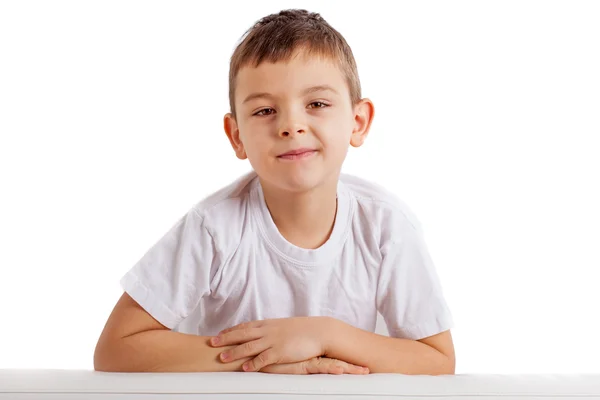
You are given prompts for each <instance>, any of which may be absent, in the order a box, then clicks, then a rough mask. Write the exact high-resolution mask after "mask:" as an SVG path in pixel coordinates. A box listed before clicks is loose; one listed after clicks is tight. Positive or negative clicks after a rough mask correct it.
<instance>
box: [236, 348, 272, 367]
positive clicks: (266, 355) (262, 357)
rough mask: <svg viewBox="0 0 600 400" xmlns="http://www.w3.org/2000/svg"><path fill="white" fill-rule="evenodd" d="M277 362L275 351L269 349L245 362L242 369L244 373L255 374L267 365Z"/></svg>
mask: <svg viewBox="0 0 600 400" xmlns="http://www.w3.org/2000/svg"><path fill="white" fill-rule="evenodd" d="M278 362H279V360H278V358H277V356H276V353H275V351H274V350H273V348H269V349H267V350H265V351H263V352H262V353H260V354H259V355H257V356H256V357H254V358H253V359H252V360H249V361H246V362H245V363H244V365H242V369H243V370H244V371H246V372H255V371H259V370H260V369H261V368H264V367H266V366H267V365H271V364H277V363H278Z"/></svg>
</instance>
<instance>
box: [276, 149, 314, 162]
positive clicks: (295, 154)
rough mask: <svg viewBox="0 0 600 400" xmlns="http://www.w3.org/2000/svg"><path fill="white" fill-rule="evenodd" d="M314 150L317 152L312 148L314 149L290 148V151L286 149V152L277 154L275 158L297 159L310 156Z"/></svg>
mask: <svg viewBox="0 0 600 400" xmlns="http://www.w3.org/2000/svg"><path fill="white" fill-rule="evenodd" d="M316 152H317V150H314V149H308V148H302V149H296V150H291V151H288V152H287V153H283V154H280V155H278V156H277V158H279V159H283V160H297V159H301V158H306V157H310V156H312V155H313V154H315V153H316Z"/></svg>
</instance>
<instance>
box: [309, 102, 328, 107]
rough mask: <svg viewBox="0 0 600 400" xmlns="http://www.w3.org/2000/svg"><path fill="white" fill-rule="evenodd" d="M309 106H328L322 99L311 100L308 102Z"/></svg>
mask: <svg viewBox="0 0 600 400" xmlns="http://www.w3.org/2000/svg"><path fill="white" fill-rule="evenodd" d="M310 106H315V107H310ZM309 107H310V108H325V107H329V104H325V103H323V102H322V101H313V102H312V103H310V104H309Z"/></svg>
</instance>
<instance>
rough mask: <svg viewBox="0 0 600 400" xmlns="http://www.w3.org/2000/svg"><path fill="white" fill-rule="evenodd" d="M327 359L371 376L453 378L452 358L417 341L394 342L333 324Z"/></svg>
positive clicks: (337, 322)
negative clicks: (352, 366) (437, 376)
mask: <svg viewBox="0 0 600 400" xmlns="http://www.w3.org/2000/svg"><path fill="white" fill-rule="evenodd" d="M329 337H330V338H331V340H328V341H327V345H326V356H327V357H331V358H335V359H339V360H343V361H345V362H348V363H352V364H356V365H361V366H363V367H368V368H369V370H370V372H371V373H377V372H379V373H400V374H407V375H442V374H452V373H453V367H452V362H451V361H450V360H449V358H448V357H447V356H446V355H444V354H443V353H441V352H439V351H438V350H436V349H434V348H433V347H431V346H428V345H426V344H424V343H421V342H418V341H416V340H409V339H399V338H392V337H388V336H382V335H378V334H375V333H372V332H367V331H365V330H362V329H359V328H355V327H353V326H351V325H348V324H346V323H344V322H342V321H339V320H333V321H331V330H330V335H329Z"/></svg>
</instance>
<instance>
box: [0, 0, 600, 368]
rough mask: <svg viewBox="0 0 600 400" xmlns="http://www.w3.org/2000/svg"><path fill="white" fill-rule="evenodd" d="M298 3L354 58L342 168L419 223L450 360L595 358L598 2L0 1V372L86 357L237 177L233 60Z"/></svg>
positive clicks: (599, 238) (553, 363)
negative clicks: (357, 122) (152, 253)
mask: <svg viewBox="0 0 600 400" xmlns="http://www.w3.org/2000/svg"><path fill="white" fill-rule="evenodd" d="M298 7H300V8H307V9H309V10H311V11H317V12H320V13H321V14H322V15H323V17H324V18H325V19H326V20H327V21H328V22H330V23H331V24H332V25H333V26H334V27H335V28H336V29H338V30H339V31H340V32H341V33H342V34H343V35H344V36H345V37H346V39H347V41H348V42H349V44H350V45H351V47H352V49H353V51H354V55H355V58H356V60H357V62H358V66H359V74H360V77H361V80H362V87H363V95H364V96H365V97H369V98H371V99H372V100H373V101H374V103H375V107H376V116H375V121H374V123H373V126H372V129H371V134H370V136H369V138H368V141H367V142H366V144H365V145H364V146H363V147H361V148H359V149H351V150H350V154H349V156H348V158H347V161H346V163H345V167H344V172H346V173H351V174H356V175H359V176H362V177H365V178H368V179H371V180H374V181H376V182H378V183H380V184H383V185H384V186H386V187H387V188H389V189H390V190H392V191H394V192H395V193H396V194H397V195H398V196H399V197H400V198H402V199H403V200H404V201H405V202H406V203H407V204H408V205H409V206H410V207H411V209H412V210H413V211H414V213H415V214H416V215H417V216H418V218H419V219H420V221H421V222H422V224H423V227H424V229H425V236H426V241H427V243H428V246H429V249H430V252H431V255H432V258H433V260H434V262H435V264H436V266H437V270H438V273H439V275H440V278H441V281H442V285H443V287H444V292H445V295H446V299H447V301H448V304H449V305H450V307H451V310H452V312H453V315H454V318H455V323H456V327H455V328H454V329H453V331H452V332H453V336H454V341H455V346H456V353H457V370H456V372H457V373H571V372H590V373H592V372H594V373H597V372H600V364H599V363H598V360H599V359H600V341H599V340H598V337H599V336H598V335H599V331H600V322H599V319H600V318H599V313H600V312H599V311H598V306H599V305H600V290H598V285H599V280H598V277H599V267H600V253H599V249H600V211H599V205H600V184H599V182H600V178H599V175H600V157H599V153H600V145H599V141H600V78H599V77H600V73H599V71H600V51H599V49H600V24H599V23H598V21H600V3H598V2H595V1H576V2H575V1H560V2H559V1H547V0H546V1H494V2H492V1H452V2H447V1H436V2H432V1H413V2H396V3H393V4H392V3H389V2H383V1H381V2H378V1H369V2H364V1H354V2H350V1H339V2H337V1H328V2H326V1H320V2H315V1H261V2H247V1H244V2H242V1H240V2H232V1H218V2H206V3H204V2H199V1H197V2H183V1H179V2H167V1H163V2H157V1H102V2H82V1H71V2H66V1H53V2H42V1H39V2H32V1H4V2H2V3H0V132H1V142H0V174H2V175H1V190H2V194H1V196H0V202H1V207H0V239H1V241H0V246H1V247H0V268H1V275H0V335H1V340H0V368H82V369H92V368H93V364H92V356H93V350H94V346H95V344H96V341H97V339H98V336H99V334H100V332H101V330H102V328H103V326H104V323H105V321H106V318H107V317H108V315H109V313H110V311H111V310H112V307H113V306H114V303H115V302H116V300H117V299H118V298H119V296H120V295H121V289H120V287H119V283H118V281H119V279H120V278H121V276H122V275H124V274H125V272H126V271H127V270H128V269H129V268H130V267H131V266H132V265H133V264H134V263H135V262H136V261H137V260H138V259H139V258H141V256H142V255H143V254H144V253H145V251H146V250H147V249H148V248H149V247H150V246H151V245H153V244H154V243H155V242H156V241H157V240H158V239H159V238H160V237H161V236H162V235H163V234H164V233H165V232H166V231H167V230H168V229H169V228H170V227H171V226H172V224H173V223H175V221H176V220H177V219H178V218H179V217H180V216H182V215H183V214H184V213H185V212H186V211H187V210H188V209H189V208H190V207H191V206H192V205H193V204H195V203H196V202H198V201H199V200H201V199H202V198H203V197H204V196H206V195H208V194H210V193H211V192H213V191H215V190H217V189H218V188H220V187H222V186H224V185H226V184H228V183H229V182H231V181H232V180H234V179H235V178H237V177H238V176H239V175H241V174H242V173H244V172H246V171H248V170H249V168H250V167H249V164H248V162H247V161H239V160H238V159H237V158H235V156H234V153H233V150H232V149H231V148H230V145H229V143H228V141H227V139H226V136H225V134H224V133H223V129H222V117H223V115H224V114H225V113H226V112H227V111H228V100H227V74H228V63H229V57H230V55H231V53H232V51H233V49H234V46H235V45H236V44H237V41H238V39H239V38H240V37H241V35H242V34H243V33H244V32H245V31H246V29H248V28H249V27H250V26H251V25H252V24H253V23H254V22H255V21H256V20H257V19H259V18H261V17H263V16H265V15H267V14H270V13H272V12H277V11H279V10H280V9H283V8H298Z"/></svg>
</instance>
